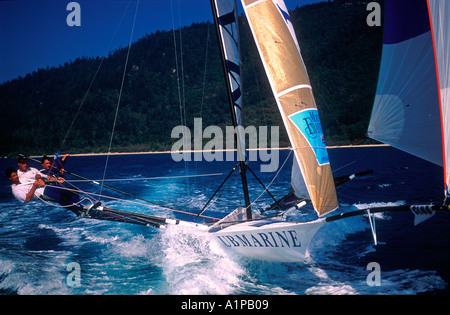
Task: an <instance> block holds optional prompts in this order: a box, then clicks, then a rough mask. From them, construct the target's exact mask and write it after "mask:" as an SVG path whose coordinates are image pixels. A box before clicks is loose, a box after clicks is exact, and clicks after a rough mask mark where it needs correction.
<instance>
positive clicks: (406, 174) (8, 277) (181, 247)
mask: <svg viewBox="0 0 450 315" xmlns="http://www.w3.org/2000/svg"><path fill="white" fill-rule="evenodd" d="M329 153H330V159H331V163H332V165H333V168H334V175H335V176H340V175H344V174H350V173H352V172H355V171H363V170H366V169H367V168H371V169H373V170H374V171H375V172H374V174H372V175H368V176H365V177H363V178H357V179H355V180H353V181H351V182H349V183H346V184H344V185H343V186H341V187H339V188H338V196H339V201H340V203H341V205H343V206H346V207H355V208H356V207H364V206H369V205H371V206H373V205H388V204H394V205H396V204H403V203H415V202H422V203H423V202H425V203H428V202H431V201H436V202H438V201H440V200H441V199H442V187H443V180H442V179H441V177H442V168H440V167H437V166H434V165H432V164H430V163H428V162H424V161H422V160H420V159H416V158H413V157H410V156H409V155H407V154H404V153H401V152H399V151H397V150H395V149H392V148H388V147H378V148H358V149H332V150H330V152H329ZM287 156H288V151H283V152H281V154H280V165H281V164H282V162H283V161H284V160H285V158H286V157H287ZM355 161H358V162H355ZM0 164H1V166H2V167H3V169H5V168H6V167H7V166H10V165H12V166H15V165H16V162H15V160H14V159H2V160H0ZM30 165H31V166H36V167H38V165H37V164H35V165H33V163H32V162H31V163H30ZM104 165H105V157H104V156H90V157H71V158H70V159H69V161H68V162H67V165H66V167H67V169H68V170H70V171H71V172H74V173H76V174H80V175H83V176H85V177H88V178H92V179H99V178H101V177H102V174H103V166H104ZM287 165H289V166H286V167H285V168H283V169H282V171H281V172H280V174H279V176H278V177H277V178H276V179H275V181H274V182H273V184H272V185H271V186H270V190H271V192H272V194H274V195H275V196H277V197H281V196H283V194H284V193H286V192H287V190H288V187H289V180H290V172H289V169H290V163H289V162H288V164H287ZM187 166H188V168H186V165H185V163H175V162H173V161H172V159H171V157H170V154H156V155H126V156H111V157H110V161H109V167H108V171H107V174H106V177H107V178H114V179H117V178H126V179H134V180H127V181H117V182H108V183H107V184H108V185H111V186H114V187H115V188H117V189H120V190H123V191H126V192H128V193H130V194H133V195H137V196H139V197H142V198H145V199H149V200H152V201H155V202H160V203H163V204H167V205H172V206H176V207H177V208H183V209H187V210H190V211H198V210H199V209H200V208H201V207H202V206H203V205H204V204H205V202H206V201H207V200H208V199H209V197H210V196H211V195H212V193H213V192H214V191H215V189H216V188H217V187H218V186H219V184H220V182H221V181H222V180H223V178H225V176H226V175H227V174H228V172H229V171H230V169H231V168H232V167H233V166H234V163H233V162H220V163H206V162H190V163H188V165H187ZM250 166H251V167H252V169H253V170H254V171H255V172H256V173H258V172H257V171H258V170H259V165H258V164H257V163H252V164H250ZM216 173H222V175H215V176H206V177H190V178H186V177H179V176H185V175H186V174H188V175H194V174H197V175H198V174H216ZM258 175H259V176H261V179H262V180H263V181H264V182H265V183H266V184H268V183H269V182H270V181H271V180H272V179H273V177H274V175H275V173H258ZM148 177H160V178H158V179H146V180H139V179H142V178H148ZM67 178H68V179H69V178H70V179H75V178H73V177H70V176H67ZM0 184H1V185H0V186H1V187H0V198H1V209H0V294H25V295H26V294H150V295H153V294H221V295H236V294H256V295H261V294H283V295H284V294H422V293H424V294H448V293H449V286H448V283H449V281H450V276H449V273H448V271H447V269H448V267H449V262H450V250H449V249H450V246H449V245H450V244H449V240H450V237H449V236H450V235H449V228H448V226H449V223H450V217H449V214H448V213H437V214H436V215H435V216H434V217H433V218H431V219H430V220H428V221H426V222H424V223H422V224H421V225H419V226H417V227H414V226H413V215H412V214H411V213H392V214H389V213H388V214H380V215H377V219H376V225H377V232H378V240H379V245H378V246H376V247H375V246H374V245H373V240H372V235H371V232H370V227H369V223H368V221H367V218H365V217H354V218H351V219H347V220H342V221H336V222H333V223H329V224H326V225H325V226H324V227H322V229H321V230H319V232H318V234H317V235H316V236H315V237H314V239H313V240H312V242H311V245H310V248H309V251H310V257H309V258H308V259H307V260H306V261H305V262H302V263H268V262H261V261H255V260H250V259H246V258H243V257H239V256H237V255H235V254H233V253H230V252H228V251H227V250H226V249H224V248H222V247H221V246H220V244H219V243H217V242H216V241H215V240H213V239H212V238H210V237H208V236H204V235H203V234H202V233H201V232H199V231H194V230H190V229H188V228H179V227H169V228H168V229H155V228H152V227H143V226H135V225H130V224H121V223H116V222H107V221H96V220H88V219H78V218H76V217H75V216H74V215H73V214H72V213H70V212H68V211H67V210H64V209H61V208H57V207H52V206H49V205H47V204H43V203H40V202H30V203H28V204H25V205H22V204H19V203H18V202H16V201H15V200H14V198H13V197H12V195H11V192H10V188H9V184H8V181H7V180H6V179H5V178H4V177H2V179H1V183H0ZM76 184H77V186H79V187H80V188H81V189H85V190H88V191H90V192H95V193H100V189H99V187H98V186H97V185H93V184H91V183H76ZM249 185H250V190H251V192H252V194H251V200H254V199H255V198H256V197H258V196H259V195H260V193H261V191H262V190H261V187H260V186H259V184H258V182H257V181H256V180H254V179H253V178H252V175H249ZM239 188H240V180H239V175H238V174H237V172H236V174H234V175H233V176H232V178H231V179H230V180H229V182H228V183H227V184H226V185H225V186H224V189H223V191H222V195H221V197H220V198H219V199H218V200H217V201H216V202H215V203H214V204H213V205H212V206H211V208H209V209H208V210H209V212H208V213H209V214H215V215H217V216H224V215H225V214H226V213H228V211H231V210H233V209H234V207H235V206H237V205H238V204H239V201H238V200H239V199H241V198H242V193H241V191H240V189H239ZM102 194H104V195H108V196H113V197H115V198H117V200H116V199H113V200H110V199H106V198H102V200H104V203H105V204H106V205H108V206H111V207H115V208H118V209H121V210H128V211H135V212H141V213H147V214H159V215H171V216H172V215H173V214H172V213H171V212H168V211H167V210H164V209H161V208H158V207H155V206H153V205H150V204H145V203H143V202H141V201H138V202H139V203H131V202H129V201H136V200H134V199H132V198H130V197H127V196H123V195H121V194H118V193H115V192H111V191H109V190H107V189H103V191H102ZM123 199H126V200H128V201H124V200H123ZM270 203H271V199H270V198H269V197H268V196H267V195H263V196H262V197H261V198H260V199H259V200H258V205H255V206H254V209H255V210H258V209H261V208H264V206H267V205H269V204H270ZM293 216H294V218H296V217H297V218H298V217H301V215H300V214H295V213H294V214H293ZM370 262H376V263H377V264H378V265H379V267H380V269H381V274H380V286H370V285H368V281H367V279H368V276H369V274H370V273H371V272H372V269H371V270H366V269H367V266H368V264H369V263H370ZM71 263H76V264H78V266H79V277H78V278H77V277H74V272H75V270H76V269H72V268H71V267H70V266H71V265H70V264H71ZM68 266H69V269H68ZM74 279H75V280H76V279H78V280H79V283H77V282H75V286H73V284H74V282H73V280H74Z"/></svg>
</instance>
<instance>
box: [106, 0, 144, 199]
mask: <svg viewBox="0 0 450 315" xmlns="http://www.w3.org/2000/svg"><path fill="white" fill-rule="evenodd" d="M138 7H139V0H137V2H136V8H135V11H134V18H133V25H132V27H131V32H130V39H129V41H128V50H127V57H126V59H125V66H124V69H123V74H122V82H121V84H120V91H119V97H118V100H117V106H116V113H115V116H114V123H113V127H112V131H111V138H110V140H109V146H108V155H107V156H106V162H105V168H104V170H103V180H104V179H105V177H106V170H107V168H108V162H109V157H110V154H109V153H110V152H111V146H112V142H113V138H114V131H115V129H116V124H117V116H118V114H119V107H120V101H121V98H122V92H123V86H124V82H125V75H126V73H127V67H128V60H129V57H130V50H131V41H132V40H133V33H134V27H135V25H136V17H137V12H138ZM102 190H103V186H100V195H101V194H102ZM99 200H100V198H99Z"/></svg>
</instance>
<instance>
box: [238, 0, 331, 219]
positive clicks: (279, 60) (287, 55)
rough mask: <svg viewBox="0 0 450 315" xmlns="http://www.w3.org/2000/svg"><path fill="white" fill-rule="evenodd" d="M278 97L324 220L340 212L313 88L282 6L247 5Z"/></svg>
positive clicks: (277, 0) (257, 0)
mask: <svg viewBox="0 0 450 315" xmlns="http://www.w3.org/2000/svg"><path fill="white" fill-rule="evenodd" d="M242 4H243V7H244V10H245V14H246V16H247V20H248V21H249V24H250V28H251V30H252V33H253V37H254V39H255V42H256V45H257V47H258V51H259V54H260V56H261V59H262V61H263V64H264V68H265V70H266V74H267V76H268V78H269V81H270V85H271V87H272V92H273V94H274V96H275V99H276V102H277V105H278V108H279V110H280V113H281V116H282V118H283V122H284V125H285V126H286V130H287V133H288V135H289V139H290V142H291V145H292V149H293V150H294V152H295V160H294V162H295V161H297V163H298V166H299V169H300V170H301V173H302V174H303V179H304V182H305V184H306V187H307V190H308V193H309V197H310V199H311V201H312V204H313V206H314V209H315V210H316V211H317V213H318V214H319V215H324V214H326V213H329V212H331V211H333V210H335V209H337V208H338V202H337V197H336V190H335V187H334V182H333V174H332V172H331V167H330V163H329V159H328V153H327V151H326V148H325V143H324V137H323V132H322V126H321V123H320V119H319V114H318V111H317V107H316V103H315V100H314V96H313V93H312V88H311V84H310V81H309V77H308V74H307V71H306V67H305V65H304V63H303V59H302V56H301V53H300V49H299V45H298V42H297V39H296V36H295V33H294V29H293V27H292V23H291V21H290V17H289V14H288V11H287V9H286V6H285V4H284V2H283V1H282V0H263V1H261V0H242Z"/></svg>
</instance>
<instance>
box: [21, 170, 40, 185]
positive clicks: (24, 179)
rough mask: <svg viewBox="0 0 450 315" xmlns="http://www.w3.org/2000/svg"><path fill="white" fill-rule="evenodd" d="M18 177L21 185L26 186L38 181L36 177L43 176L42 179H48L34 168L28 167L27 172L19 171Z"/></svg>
mask: <svg viewBox="0 0 450 315" xmlns="http://www.w3.org/2000/svg"><path fill="white" fill-rule="evenodd" d="M17 175H18V176H19V180H20V182H21V183H23V184H25V183H28V182H34V181H35V180H36V175H41V176H42V178H47V175H45V174H42V173H41V172H39V171H38V170H37V169H36V168H34V167H28V168H27V170H26V171H25V172H22V171H21V170H17Z"/></svg>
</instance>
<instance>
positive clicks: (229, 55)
mask: <svg viewBox="0 0 450 315" xmlns="http://www.w3.org/2000/svg"><path fill="white" fill-rule="evenodd" d="M211 6H212V9H213V14H214V17H215V18H216V19H217V24H218V33H219V34H218V35H219V36H218V37H219V41H220V44H221V48H222V53H223V56H224V59H225V66H226V71H227V74H226V77H227V84H229V89H230V92H231V97H232V101H233V116H234V118H233V119H236V125H237V126H238V128H236V133H237V148H238V160H239V161H245V134H244V133H243V129H242V128H240V126H242V89H241V59H240V53H239V30H238V23H237V21H238V12H237V5H236V0H212V1H211Z"/></svg>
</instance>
